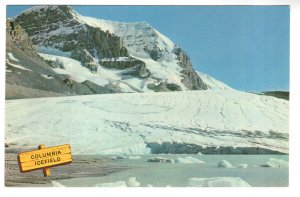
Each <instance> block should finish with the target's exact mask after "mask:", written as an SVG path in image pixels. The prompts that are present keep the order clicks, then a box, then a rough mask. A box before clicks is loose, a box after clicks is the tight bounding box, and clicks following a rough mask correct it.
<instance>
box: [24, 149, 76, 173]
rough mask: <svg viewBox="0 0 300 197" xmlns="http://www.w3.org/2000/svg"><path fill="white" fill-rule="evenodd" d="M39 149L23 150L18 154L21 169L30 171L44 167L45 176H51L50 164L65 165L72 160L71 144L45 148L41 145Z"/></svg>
mask: <svg viewBox="0 0 300 197" xmlns="http://www.w3.org/2000/svg"><path fill="white" fill-rule="evenodd" d="M38 149H39V150H35V151H29V152H22V153H20V154H19V155H18V162H19V167H20V171H21V172H22V173H23V172H29V171H32V170H38V169H43V172H44V176H45V177H46V176H50V174H51V172H50V166H58V165H64V164H68V163H71V162H72V155H71V147H70V145H69V144H65V145H60V146H54V147H50V148H45V145H44V144H41V145H39V147H38Z"/></svg>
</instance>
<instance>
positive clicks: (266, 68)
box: [7, 6, 290, 92]
mask: <svg viewBox="0 0 300 197" xmlns="http://www.w3.org/2000/svg"><path fill="white" fill-rule="evenodd" d="M29 7H31V6H8V7H7V17H13V16H15V15H17V14H18V13H20V12H21V11H23V10H25V9H27V8H29ZM72 7H73V8H74V9H75V10H76V11H77V12H79V13H80V14H82V15H85V16H92V17H95V18H102V19H108V20H116V21H124V22H137V21H146V22H148V23H149V24H150V25H152V26H153V27H154V28H156V29H157V30H158V31H160V32H161V33H163V34H164V35H166V36H167V37H169V38H170V39H171V40H173V41H174V42H175V43H176V44H178V45H179V46H180V47H181V48H182V49H183V50H185V51H186V52H187V53H188V54H189V56H190V58H191V60H192V62H193V65H194V68H195V69H196V70H199V71H201V72H203V73H207V74H209V75H211V76H213V77H215V78H216V79H218V80H220V81H223V82H224V83H226V84H228V85H229V86H231V87H233V88H235V89H238V90H245V91H255V92H258V91H265V90H288V89H289V17H290V16H289V7H288V6H72Z"/></svg>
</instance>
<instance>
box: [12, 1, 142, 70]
mask: <svg viewBox="0 0 300 197" xmlns="http://www.w3.org/2000/svg"><path fill="white" fill-rule="evenodd" d="M15 21H16V22H18V23H19V24H20V25H21V26H22V27H23V28H24V29H25V30H26V32H27V33H28V34H29V36H30V38H31V39H32V42H33V43H34V44H35V45H37V46H38V47H42V48H44V47H46V48H47V47H49V48H55V49H58V50H60V51H62V52H67V53H70V56H71V58H73V59H76V60H79V61H80V62H82V63H83V66H86V67H87V68H89V69H90V70H91V71H94V72H95V71H97V66H96V65H95V63H97V62H98V61H99V59H100V60H101V59H103V58H117V57H128V56H129V55H128V51H127V49H126V48H125V47H124V46H123V45H122V42H121V39H120V37H118V36H116V35H114V34H111V33H110V32H108V31H102V30H101V29H100V28H95V27H91V26H89V25H87V24H82V23H79V22H78V21H77V20H76V18H75V16H74V12H73V10H72V9H71V8H70V7H69V6H46V7H42V8H40V9H37V10H32V11H30V12H24V13H22V14H21V15H19V16H18V17H17V18H16V19H15ZM132 59H133V58H132ZM136 61H138V60H136ZM93 63H94V64H93ZM106 63H107V64H109V65H110V66H109V67H113V68H118V66H119V65H120V64H122V65H125V64H126V67H131V66H134V65H130V63H135V62H134V61H130V62H127V61H126V62H124V63H122V62H121V61H120V62H119V64H115V63H114V62H112V63H109V62H108V61H106ZM105 65H106V64H105ZM114 66H116V67H114Z"/></svg>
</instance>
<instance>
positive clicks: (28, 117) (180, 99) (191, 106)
mask: <svg viewBox="0 0 300 197" xmlns="http://www.w3.org/2000/svg"><path fill="white" fill-rule="evenodd" d="M288 108H289V102H288V101H286V100H283V99H277V98H274V97H270V96H262V95H256V94H252V93H246V92H241V91H236V90H232V89H225V90H224V89H223V90H217V89H216V90H206V91H187V92H168V93H162V92H161V93H159V92H157V93H143V94H140V93H123V94H108V95H88V96H70V97H57V98H35V99H20V100H7V101H6V125H5V126H6V129H5V142H6V143H14V144H17V145H19V146H22V147H28V148H29V147H34V148H36V147H37V146H38V144H45V145H46V146H52V145H57V144H65V143H69V144H70V145H71V147H72V153H73V154H81V155H86V154H87V155H95V154H102V155H116V154H124V155H142V154H151V153H152V154H155V153H173V154H180V153H184V154H196V153H199V152H201V153H203V154H273V153H280V154H287V153H288V137H289V133H288V128H289V125H288V117H289V114H288Z"/></svg>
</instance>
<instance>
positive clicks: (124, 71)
mask: <svg viewBox="0 0 300 197" xmlns="http://www.w3.org/2000/svg"><path fill="white" fill-rule="evenodd" d="M13 20H14V21H15V22H17V23H18V24H20V25H21V26H22V27H23V28H24V29H25V31H26V32H27V33H28V35H29V36H30V39H31V40H32V42H33V43H34V45H35V46H36V47H37V49H38V51H39V52H40V53H42V54H47V55H48V57H49V55H55V56H56V57H55V58H56V59H58V60H60V56H63V57H65V58H71V59H73V60H77V61H79V62H80V64H81V66H83V67H86V68H88V69H89V70H90V72H92V73H94V74H96V75H97V74H99V73H100V75H101V74H102V73H101V71H102V70H104V69H105V70H108V71H111V72H110V75H109V76H106V79H107V80H108V81H109V83H110V84H112V85H114V86H118V84H120V83H121V84H122V86H123V88H121V87H119V86H118V87H119V89H121V90H122V89H127V90H129V92H153V91H181V90H205V89H207V85H206V84H205V83H204V82H203V81H202V79H201V77H199V75H197V73H196V72H195V70H194V69H193V66H192V63H191V60H190V58H189V57H188V55H187V54H186V53H185V52H184V51H182V49H180V48H179V47H178V46H176V45H175V44H174V43H173V42H172V41H170V40H169V39H168V38H166V37H165V36H163V35H162V34H161V33H159V32H158V31H157V30H155V29H154V28H153V27H151V26H150V25H149V24H147V23H145V22H141V23H119V22H112V21H104V20H100V19H92V18H89V17H83V16H81V15H79V14H78V13H76V12H75V11H74V10H73V9H72V8H71V7H69V6H36V7H33V8H31V9H29V10H26V11H25V12H23V13H21V14H20V15H18V16H17V17H15V18H14V19H13ZM49 59H53V57H52V58H51V57H49ZM49 59H48V60H49ZM50 64H54V63H53V62H50ZM63 69H65V68H63ZM116 70H117V71H119V72H118V73H117V74H116V72H114V71H116ZM112 75H113V76H114V77H112V78H110V76H112ZM70 77H71V78H78V77H80V76H77V75H76V76H74V75H72V76H70ZM97 77H99V76H97ZM120 78H121V79H120ZM126 84H129V85H126ZM97 85H99V86H101V84H97ZM125 86H126V87H125ZM125 92H128V91H125Z"/></svg>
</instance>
